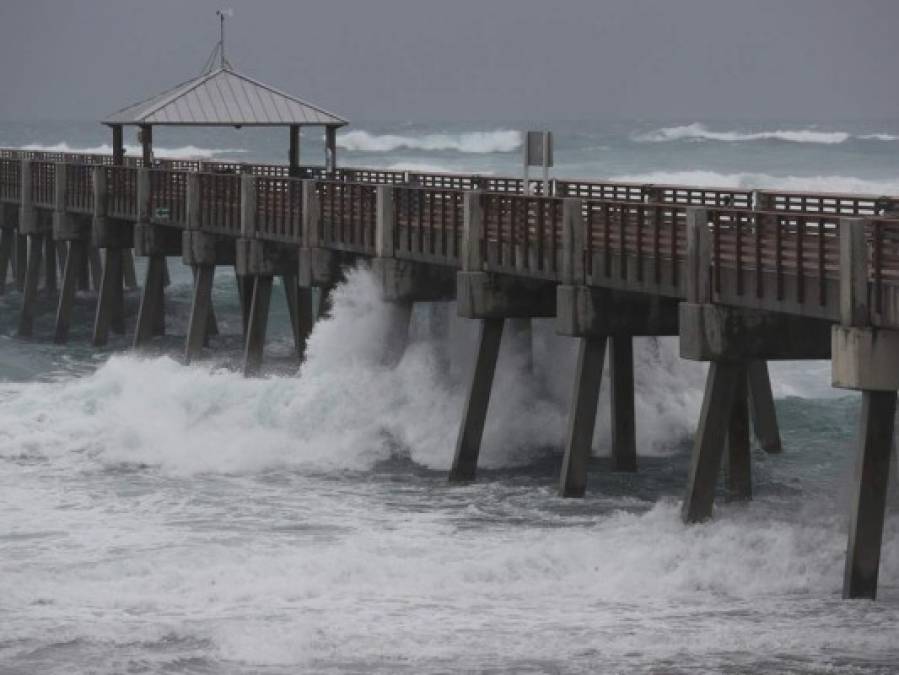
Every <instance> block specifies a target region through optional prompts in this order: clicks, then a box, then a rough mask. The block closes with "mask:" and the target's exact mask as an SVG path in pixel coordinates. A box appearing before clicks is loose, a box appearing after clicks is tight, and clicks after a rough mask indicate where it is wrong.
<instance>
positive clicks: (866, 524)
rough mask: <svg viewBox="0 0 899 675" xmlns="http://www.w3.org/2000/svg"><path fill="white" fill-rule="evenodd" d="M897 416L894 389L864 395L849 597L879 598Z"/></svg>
mask: <svg viewBox="0 0 899 675" xmlns="http://www.w3.org/2000/svg"><path fill="white" fill-rule="evenodd" d="M895 416H896V392H895V391H862V409H861V416H860V417H861V418H860V420H859V431H858V441H857V447H856V458H855V472H854V476H853V495H852V502H851V503H852V513H851V515H850V518H849V542H848V544H847V547H846V566H845V572H844V576H843V597H844V598H870V599H871V600H874V599H875V597H876V596H877V577H878V572H879V570H880V548H881V543H882V539H883V522H884V514H885V512H886V496H887V486H888V483H889V475H890V455H891V454H892V444H893V425H894V420H895Z"/></svg>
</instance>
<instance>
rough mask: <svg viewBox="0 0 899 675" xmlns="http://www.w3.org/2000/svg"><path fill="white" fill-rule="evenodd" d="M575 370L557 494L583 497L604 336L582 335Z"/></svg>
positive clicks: (602, 357) (599, 379)
mask: <svg viewBox="0 0 899 675" xmlns="http://www.w3.org/2000/svg"><path fill="white" fill-rule="evenodd" d="M578 342H579V345H578V357H577V371H576V372H575V376H574V389H573V391H572V393H571V403H570V406H571V407H570V410H571V412H570V413H569V415H568V435H567V438H566V441H565V454H564V456H563V459H562V475H561V478H560V481H559V495H560V496H562V497H583V496H584V492H585V491H586V488H587V463H588V462H589V460H590V449H591V446H592V444H593V429H594V426H595V424H596V405H597V403H598V401H599V387H600V383H601V381H602V367H603V361H604V360H605V355H606V337H604V336H602V337H582V338H579V340H578Z"/></svg>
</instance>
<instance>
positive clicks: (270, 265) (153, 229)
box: [21, 40, 348, 369]
mask: <svg viewBox="0 0 899 675" xmlns="http://www.w3.org/2000/svg"><path fill="white" fill-rule="evenodd" d="M216 55H218V57H219V58H218V59H217V60H216V58H215V57H216ZM347 123H348V122H347V120H345V119H343V118H341V117H338V116H337V115H335V114H333V113H330V112H328V111H326V110H324V109H323V108H321V107H318V106H315V105H312V104H310V103H307V102H306V101H303V100H301V99H299V98H297V97H295V96H291V95H290V94H286V93H284V92H282V91H280V90H278V89H275V88H274V87H271V86H269V85H267V84H263V83H262V82H259V81H258V80H255V79H253V78H250V77H248V76H246V75H244V74H242V73H240V72H238V71H237V70H235V69H234V67H233V66H232V65H231V63H230V62H229V61H228V60H227V59H226V58H225V54H224V46H223V40H222V41H220V42H219V44H218V45H216V51H215V52H213V55H212V58H210V61H209V63H208V64H207V67H206V68H205V69H204V71H203V72H202V73H201V74H200V75H199V76H197V77H195V78H192V79H190V80H188V81H186V82H183V83H181V84H178V85H176V86H175V87H172V88H170V89H168V90H166V91H164V92H162V93H160V94H157V95H156V96H152V97H150V98H148V99H146V100H143V101H140V102H138V103H135V104H132V105H129V106H127V107H125V108H123V109H121V110H119V111H117V112H114V113H112V114H111V115H109V116H108V117H107V118H106V119H105V120H103V124H105V125H107V126H108V127H110V129H111V130H112V141H113V142H112V147H113V155H112V164H113V166H123V165H124V163H125V151H124V141H123V136H124V134H123V128H124V127H125V126H135V127H137V128H138V129H139V139H140V143H141V157H140V165H141V166H142V167H144V168H147V169H149V172H146V173H144V174H142V175H141V178H140V180H143V181H147V180H149V181H150V182H154V181H155V182H156V183H160V184H161V176H160V174H158V173H157V172H156V171H155V168H156V167H157V166H158V165H157V163H156V162H155V161H154V157H153V127H156V126H192V127H199V126H203V127H235V128H238V129H239V128H242V127H245V126H246V127H286V128H287V129H288V132H289V145H288V152H287V160H288V161H287V175H288V176H289V177H294V178H298V177H300V130H301V128H302V127H320V128H323V129H324V136H325V139H324V140H325V161H324V168H325V173H326V174H333V173H334V171H335V170H336V168H337V129H339V128H340V127H342V126H344V125H346V124H347ZM210 168H211V169H213V170H214V171H215V170H216V169H215V168H214V167H212V166H210ZM228 170H230V171H234V170H237V171H240V168H239V167H237V168H232V169H226V171H228ZM112 179H113V180H117V178H116V174H115V173H113V174H112ZM229 185H231V183H229V182H228V181H226V180H221V181H213V182H212V184H211V185H209V189H210V190H211V194H209V195H204V196H207V197H209V198H211V199H212V200H213V201H215V202H217V203H219V204H222V205H224V204H226V203H228V202H229V201H230V200H232V199H233V197H234V195H231V194H229V193H228V186H229ZM141 187H143V191H142V192H141V194H146V195H149V194H150V191H151V190H152V187H151V186H147V185H144V186H138V191H141ZM96 189H99V190H100V191H101V193H102V192H103V191H105V189H111V190H112V191H113V192H115V191H116V190H117V189H118V188H117V186H106V187H105V189H104V186H103V185H96V184H95V190H96ZM157 189H158V188H157ZM167 189H168V191H169V192H170V193H171V194H170V195H169V197H170V198H172V199H177V195H179V194H180V195H183V194H186V190H187V187H186V183H184V182H182V183H177V182H176V183H173V184H168V185H167ZM289 189H291V190H293V192H294V193H295V194H294V195H293V197H292V198H291V199H292V203H295V202H297V201H298V200H299V199H300V190H299V187H298V186H292V187H290V188H289ZM197 196H198V197H199V194H198V195H197ZM138 201H139V202H140V204H141V206H142V207H145V208H149V205H148V204H147V203H146V201H145V200H144V201H141V200H138ZM143 215H144V216H145V217H142V218H140V219H139V221H138V222H137V223H134V224H132V225H126V224H125V222H123V221H121V220H120V219H116V218H114V217H113V216H111V215H109V214H107V215H106V216H105V217H103V218H101V219H100V220H99V221H96V220H95V222H93V223H91V224H90V225H88V223H87V222H86V221H84V220H79V219H75V218H62V219H61V222H60V224H59V226H58V227H57V232H56V239H57V240H61V239H64V238H69V239H70V240H71V242H72V244H70V245H69V249H70V251H69V252H70V253H73V255H71V258H70V261H69V264H68V267H71V270H69V269H68V267H67V269H66V270H65V271H64V273H63V276H64V279H63V289H62V290H63V297H64V298H65V300H66V301H65V302H64V303H61V304H60V313H61V317H60V321H59V323H60V330H58V331H57V338H58V340H60V341H64V340H65V337H66V332H67V327H68V320H69V318H68V317H69V316H70V314H71V305H72V301H73V298H74V290H75V283H76V281H75V279H76V277H77V275H78V268H79V265H83V264H84V263H83V262H82V261H83V258H84V255H83V252H82V250H83V248H84V244H83V242H84V241H86V240H87V239H89V238H90V237H91V234H92V237H93V245H94V246H95V247H96V249H100V250H102V251H103V252H104V255H103V257H102V261H103V262H102V275H101V277H102V280H101V281H100V284H99V294H100V299H99V302H98V303H97V314H96V320H95V323H94V334H93V341H94V344H95V345H103V344H105V343H106V341H107V338H108V332H109V330H110V328H112V330H115V331H117V332H119V333H121V332H123V330H124V328H123V326H124V323H123V318H122V317H123V295H122V290H121V289H122V281H123V278H124V275H125V274H127V270H128V269H129V267H130V265H132V264H133V263H132V262H131V249H132V248H133V250H134V254H135V255H138V256H144V257H146V258H147V272H146V279H145V283H144V284H143V287H142V288H143V290H142V297H141V303H140V312H139V314H138V322H137V330H136V333H135V337H134V344H135V346H139V345H140V344H142V343H144V342H146V341H147V340H148V339H149V338H150V337H151V336H153V335H158V334H161V333H164V332H165V319H164V315H165V312H164V305H165V291H164V288H165V285H166V283H167V277H168V274H167V267H166V262H165V261H166V257H168V256H173V255H181V254H182V252H183V254H184V260H185V262H186V263H188V264H190V265H191V266H192V267H193V271H194V277H195V280H196V284H197V288H198V293H199V297H198V306H199V308H200V309H202V308H203V307H204V306H208V307H209V308H208V311H207V312H206V313H207V314H208V317H206V318H205V319H204V316H205V315H204V316H199V315H198V316H197V317H192V322H193V321H196V322H198V324H197V325H196V326H194V324H193V323H192V324H191V325H192V326H193V329H192V331H191V340H190V341H189V344H188V348H187V357H188V359H190V358H191V357H192V356H194V355H195V354H196V353H197V350H198V349H199V347H200V346H201V345H202V344H203V343H204V342H205V341H206V336H207V333H208V332H209V331H213V332H215V331H216V330H217V329H216V322H215V315H214V312H213V311H212V308H211V305H210V302H211V301H210V295H211V290H212V282H213V277H214V273H215V266H216V265H222V264H225V265H234V266H235V271H236V273H237V278H238V285H239V289H240V297H241V304H242V307H243V313H244V330H245V331H246V334H247V335H248V336H249V337H250V338H251V339H250V340H248V344H249V345H250V351H249V363H250V366H249V368H250V369H252V368H253V365H252V364H254V363H257V362H258V360H259V357H258V356H257V355H259V354H260V352H261V348H262V347H261V345H262V344H263V343H264V339H265V335H264V331H265V326H264V321H261V320H260V316H261V314H264V313H267V307H268V302H269V296H270V294H271V282H272V275H281V276H282V278H283V281H284V287H285V289H286V292H287V300H288V306H289V307H290V309H291V318H292V322H293V328H294V332H295V335H296V336H297V340H298V341H304V338H302V337H301V336H303V335H306V334H308V332H309V330H311V321H312V316H311V314H310V312H312V299H311V296H310V297H305V296H307V295H309V294H310V293H311V288H310V287H308V286H307V287H304V288H303V289H298V288H297V284H296V269H297V254H296V251H295V250H294V251H293V252H291V253H289V254H285V251H284V249H283V247H277V249H273V248H272V247H270V246H266V244H265V242H261V241H258V240H255V239H253V238H241V239H240V240H239V243H238V245H237V247H234V246H233V245H229V244H225V245H223V243H224V242H223V240H222V237H221V236H216V235H209V234H204V233H201V232H199V231H193V232H182V231H181V230H180V229H178V228H173V227H171V224H170V223H169V222H167V220H168V219H169V218H170V217H171V216H172V214H171V209H170V207H169V206H168V205H161V206H157V207H155V211H154V212H153V213H149V212H147V213H144V214H143ZM228 215H229V214H228V212H227V210H226V209H224V208H223V209H221V210H220V212H219V213H217V214H209V217H210V218H216V217H219V218H225V219H227V217H228ZM91 230H92V232H91ZM40 236H41V235H40V234H39V233H36V234H35V235H32V237H33V238H39V237H40ZM35 240H36V239H35ZM232 243H233V242H232ZM257 282H258V283H257ZM298 306H299V307H301V310H300V311H299V312H298V311H297V309H296V308H297V307H298ZM304 310H305V311H304ZM24 316H26V318H28V319H29V321H30V317H31V313H30V312H28V313H26V314H25V315H24ZM200 324H202V325H200ZM23 329H24V330H23V331H21V332H22V333H27V332H29V331H30V325H23ZM260 331H261V334H260ZM298 344H299V342H298Z"/></svg>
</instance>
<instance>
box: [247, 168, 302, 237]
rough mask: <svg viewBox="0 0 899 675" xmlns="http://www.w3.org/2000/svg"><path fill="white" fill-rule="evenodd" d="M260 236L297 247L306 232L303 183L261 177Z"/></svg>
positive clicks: (258, 183) (258, 193)
mask: <svg viewBox="0 0 899 675" xmlns="http://www.w3.org/2000/svg"><path fill="white" fill-rule="evenodd" d="M255 182H256V237H257V238H259V239H266V240H268V241H276V242H282V243H285V244H297V243H299V242H300V241H301V237H302V229H303V182H302V180H300V179H298V178H274V177H265V176H258V177H256V179H255Z"/></svg>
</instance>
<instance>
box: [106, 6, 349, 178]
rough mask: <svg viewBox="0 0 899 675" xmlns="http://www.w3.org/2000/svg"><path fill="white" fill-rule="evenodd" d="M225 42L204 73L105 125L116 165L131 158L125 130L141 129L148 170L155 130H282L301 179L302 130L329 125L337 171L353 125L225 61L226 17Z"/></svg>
mask: <svg viewBox="0 0 899 675" xmlns="http://www.w3.org/2000/svg"><path fill="white" fill-rule="evenodd" d="M218 15H219V21H220V31H221V32H220V38H219V42H218V43H217V44H216V46H215V49H213V51H212V54H211V55H210V57H209V59H208V60H207V62H206V65H205V67H204V69H203V72H202V74H200V75H199V76H198V77H195V78H193V79H191V80H188V81H186V82H182V83H181V84H179V85H176V86H175V87H172V88H171V89H169V90H167V91H164V92H162V93H161V94H158V95H156V96H153V97H152V98H149V99H146V100H144V101H141V102H139V103H135V104H132V105H129V106H128V107H126V108H122V109H121V110H119V111H118V112H115V113H113V114H111V115H110V116H109V117H107V118H106V119H105V120H103V124H105V125H107V126H109V127H110V128H111V129H112V148H113V150H112V154H113V163H114V164H122V163H123V162H124V157H125V148H124V140H123V127H124V126H125V125H130V126H136V127H138V129H140V143H141V149H142V155H143V163H144V166H150V165H151V164H152V161H153V127H154V126H210V127H235V128H238V129H239V128H241V127H244V126H255V127H282V126H286V127H288V129H289V130H290V146H289V152H288V164H289V167H290V169H289V172H290V175H291V176H296V175H299V167H300V128H301V127H304V126H317V127H324V130H325V167H326V169H327V170H328V171H329V172H330V171H334V169H335V168H336V167H337V129H338V128H340V127H342V126H344V125H346V124H348V122H347V121H346V120H345V119H343V118H341V117H338V116H337V115H334V114H333V113H330V112H328V111H326V110H324V109H322V108H319V107H318V106H314V105H312V104H310V103H306V102H305V101H302V100H300V99H298V98H296V97H294V96H291V95H289V94H285V93H284V92H282V91H279V90H277V89H275V88H273V87H270V86H268V85H266V84H263V83H261V82H259V81H258V80H254V79H252V78H250V77H247V76H246V75H243V74H242V73H238V72H237V71H236V70H234V68H233V67H232V66H231V64H230V63H229V62H228V60H227V59H226V58H225V14H224V12H221V11H220V12H218Z"/></svg>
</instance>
